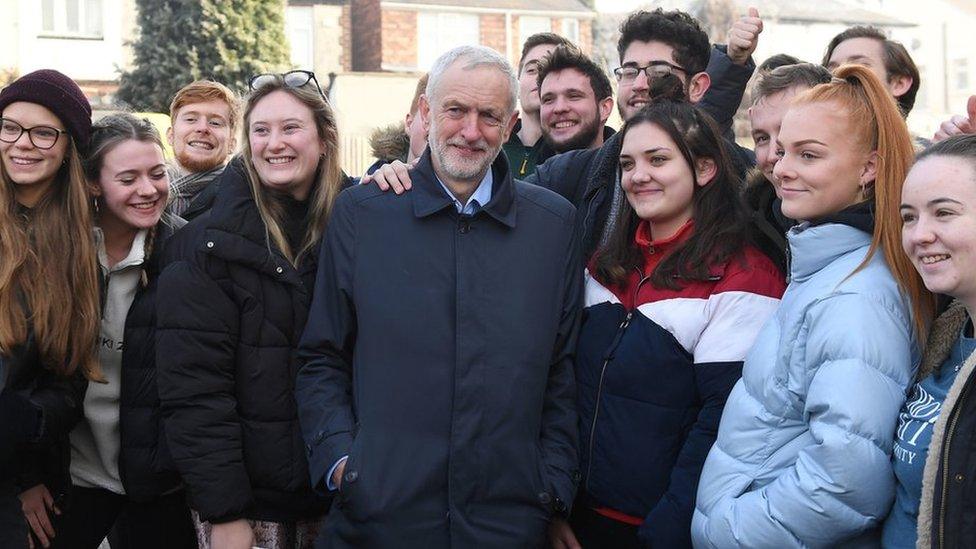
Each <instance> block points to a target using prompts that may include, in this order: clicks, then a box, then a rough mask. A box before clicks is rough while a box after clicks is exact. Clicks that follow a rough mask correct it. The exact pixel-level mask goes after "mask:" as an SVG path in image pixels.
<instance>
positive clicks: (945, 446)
mask: <svg viewBox="0 0 976 549" xmlns="http://www.w3.org/2000/svg"><path fill="white" fill-rule="evenodd" d="M970 387H972V384H971V383H970V382H969V380H967V381H966V387H965V388H964V389H963V392H962V394H961V395H960V396H959V400H958V401H957V402H956V406H955V410H953V411H952V420H951V421H950V422H949V429H948V430H947V431H946V437H945V441H944V442H943V443H942V500H941V501H940V502H939V547H945V511H946V490H947V489H948V488H949V445H950V443H951V442H952V436H953V435H954V434H955V431H956V423H958V421H959V411H960V410H962V407H963V403H964V401H965V400H966V397H967V396H968V395H969V389H970Z"/></svg>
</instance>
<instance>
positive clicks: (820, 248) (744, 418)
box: [692, 223, 919, 548]
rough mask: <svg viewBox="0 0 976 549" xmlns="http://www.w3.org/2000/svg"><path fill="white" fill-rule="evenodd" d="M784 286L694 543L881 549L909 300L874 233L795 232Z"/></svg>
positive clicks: (700, 505)
mask: <svg viewBox="0 0 976 549" xmlns="http://www.w3.org/2000/svg"><path fill="white" fill-rule="evenodd" d="M787 237H788V240H789V244H790V252H791V254H792V257H793V262H792V265H791V268H790V271H791V273H790V274H791V282H790V284H789V286H788V287H787V289H786V294H785V295H783V300H782V302H781V303H780V306H779V309H778V310H777V311H776V313H775V314H774V315H773V317H772V318H771V319H770V320H769V321H768V322H767V323H766V325H765V327H764V328H763V329H762V331H760V333H759V335H758V336H757V338H756V343H755V345H754V346H753V348H752V350H751V351H750V352H749V354H748V355H747V357H746V361H745V364H744V366H743V373H742V379H741V380H739V382H738V383H737V384H736V386H735V388H734V389H733V390H732V393H731V394H730V395H729V399H728V402H727V404H726V407H725V411H724V412H723V415H722V422H721V425H720V427H719V432H718V439H717V440H716V442H715V445H714V446H713V447H712V449H711V451H710V452H709V454H708V458H707V460H706V461H705V467H704V470H703V471H702V476H701V481H700V483H699V485H698V499H697V502H696V509H695V516H694V520H693V523H692V537H693V539H694V543H695V547H700V548H705V547H707V548H713V547H720V548H726V547H749V548H761V547H771V548H772V547H775V548H786V547H833V546H837V545H848V544H853V545H877V544H878V538H877V536H878V533H879V528H878V527H879V525H880V524H881V522H882V521H883V519H884V518H885V516H886V515H887V514H888V510H889V508H890V506H891V503H892V501H893V499H894V493H895V492H894V486H895V484H894V476H893V474H892V471H891V463H890V455H891V448H892V437H893V434H894V431H895V424H896V420H897V417H898V411H899V409H900V407H901V405H902V402H903V401H904V400H905V394H906V391H907V389H908V386H909V383H910V382H911V380H912V378H913V376H914V370H915V368H916V367H917V364H918V357H919V349H918V346H917V344H916V343H915V339H914V336H913V328H912V320H911V312H910V310H911V309H910V305H909V302H908V300H907V299H905V298H903V297H902V294H901V293H900V292H899V289H898V286H897V284H896V283H895V280H894V278H892V276H891V273H890V271H889V270H888V267H887V265H886V263H885V261H884V259H883V257H882V254H881V252H880V251H878V252H877V253H875V254H874V257H873V258H872V259H871V261H870V262H869V263H868V265H867V266H866V267H865V268H863V269H862V270H860V271H858V272H857V273H856V274H854V275H852V276H850V275H851V273H852V272H854V270H855V269H856V268H857V266H858V265H860V264H861V261H862V260H863V259H864V257H865V255H866V254H867V251H868V247H869V246H870V243H871V237H870V235H868V234H867V233H865V232H863V231H860V230H858V229H855V228H853V227H850V226H847V225H841V224H834V223H830V224H824V225H818V226H810V225H809V224H807V223H803V224H801V225H799V226H797V227H794V228H793V229H792V230H791V231H790V233H789V234H788V235H787Z"/></svg>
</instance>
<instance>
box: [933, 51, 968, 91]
mask: <svg viewBox="0 0 976 549" xmlns="http://www.w3.org/2000/svg"><path fill="white" fill-rule="evenodd" d="M952 72H953V73H954V74H955V79H956V90H957V91H967V90H969V59H956V60H955V61H953V63H952ZM923 82H924V80H923Z"/></svg>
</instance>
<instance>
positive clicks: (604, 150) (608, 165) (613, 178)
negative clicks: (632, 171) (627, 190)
mask: <svg viewBox="0 0 976 549" xmlns="http://www.w3.org/2000/svg"><path fill="white" fill-rule="evenodd" d="M621 146H623V138H621V134H620V132H617V133H615V134H613V135H612V136H610V138H609V139H607V140H606V141H604V142H603V146H602V147H600V148H599V149H598V152H597V155H598V156H597V159H596V162H595V164H596V165H595V166H594V167H593V168H592V171H591V172H590V173H589V174H586V176H587V178H586V179H587V181H586V193H585V194H584V196H586V197H589V196H590V195H591V194H593V193H595V192H596V191H598V190H600V189H603V188H605V187H607V183H610V184H611V185H613V184H616V182H617V179H618V178H617V170H618V168H619V167H620V159H619V156H620V147H621Z"/></svg>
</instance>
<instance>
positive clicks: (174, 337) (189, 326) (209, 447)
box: [156, 259, 253, 523]
mask: <svg viewBox="0 0 976 549" xmlns="http://www.w3.org/2000/svg"><path fill="white" fill-rule="evenodd" d="M240 314H241V313H240V311H239V310H238V307H237V305H236V304H235V303H234V301H233V300H232V299H231V297H230V296H228V295H227V293H225V291H224V290H223V289H222V288H221V286H220V285H219V284H218V283H217V282H216V281H215V280H214V279H213V278H212V277H211V276H210V275H209V274H208V273H207V272H206V271H205V270H204V269H203V268H202V267H201V266H199V265H198V264H197V263H196V262H195V261H194V260H192V259H183V260H178V261H175V262H174V263H172V264H169V265H167V266H166V268H165V269H164V270H163V272H162V274H161V275H160V277H159V289H158V293H157V319H156V365H157V369H158V372H157V376H158V384H159V385H158V388H159V398H160V406H161V408H162V414H163V425H164V427H165V432H166V436H167V443H168V445H169V449H170V453H171V454H172V457H173V462H174V463H175V465H176V467H177V469H178V470H179V472H180V474H181V476H182V477H183V480H184V482H185V483H186V486H187V489H188V492H189V495H190V502H191V507H192V508H193V509H194V510H196V511H197V512H198V513H199V514H200V518H201V519H202V520H204V521H209V522H215V523H220V522H229V521H232V520H235V519H238V518H241V517H242V516H243V514H244V513H245V511H246V510H247V509H248V508H249V507H250V506H251V505H252V503H253V497H252V493H251V484H250V480H249V478H248V474H247V470H246V467H245V464H244V453H243V448H242V446H243V443H242V434H241V424H240V418H239V417H238V414H237V399H236V396H235V392H234V386H235V383H236V380H235V371H236V369H235V361H236V360H237V357H236V352H237V342H238V334H239V322H240Z"/></svg>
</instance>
